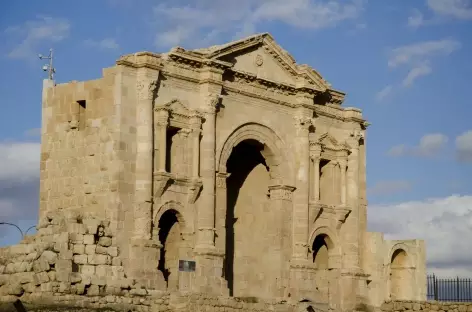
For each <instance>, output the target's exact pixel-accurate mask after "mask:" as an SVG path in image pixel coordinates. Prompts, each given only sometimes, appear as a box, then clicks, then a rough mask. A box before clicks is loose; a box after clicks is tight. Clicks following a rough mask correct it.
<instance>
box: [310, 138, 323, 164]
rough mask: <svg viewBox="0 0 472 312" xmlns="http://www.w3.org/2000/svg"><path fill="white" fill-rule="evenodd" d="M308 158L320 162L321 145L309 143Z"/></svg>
mask: <svg viewBox="0 0 472 312" xmlns="http://www.w3.org/2000/svg"><path fill="white" fill-rule="evenodd" d="M310 158H311V159H312V160H318V161H319V160H320V158H321V145H320V144H319V143H318V142H314V141H310Z"/></svg>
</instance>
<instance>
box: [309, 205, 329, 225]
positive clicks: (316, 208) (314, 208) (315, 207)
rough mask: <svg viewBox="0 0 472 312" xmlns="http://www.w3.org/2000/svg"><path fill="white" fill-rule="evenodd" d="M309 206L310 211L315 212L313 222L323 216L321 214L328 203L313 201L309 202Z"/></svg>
mask: <svg viewBox="0 0 472 312" xmlns="http://www.w3.org/2000/svg"><path fill="white" fill-rule="evenodd" d="M308 207H309V209H310V212H312V213H313V214H314V218H313V223H314V222H315V221H316V220H318V219H319V218H320V217H321V215H322V214H323V212H324V211H325V209H326V208H327V207H326V205H324V204H322V203H320V202H313V201H312V202H310V203H309V204H308Z"/></svg>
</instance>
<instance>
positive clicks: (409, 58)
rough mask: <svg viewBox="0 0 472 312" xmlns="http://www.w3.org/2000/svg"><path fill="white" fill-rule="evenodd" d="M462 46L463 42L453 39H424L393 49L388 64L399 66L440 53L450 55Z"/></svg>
mask: <svg viewBox="0 0 472 312" xmlns="http://www.w3.org/2000/svg"><path fill="white" fill-rule="evenodd" d="M460 47H461V44H460V43H459V42H458V41H456V40H453V39H443V40H436V41H423V42H418V43H414V44H411V45H406V46H403V47H398V48H395V49H393V50H392V51H391V55H390V59H389V60H388V66H390V67H397V66H399V65H402V64H411V63H417V62H418V61H421V62H423V61H425V59H428V58H431V57H433V56H438V55H449V54H451V53H452V52H454V51H456V50H457V49H459V48H460Z"/></svg>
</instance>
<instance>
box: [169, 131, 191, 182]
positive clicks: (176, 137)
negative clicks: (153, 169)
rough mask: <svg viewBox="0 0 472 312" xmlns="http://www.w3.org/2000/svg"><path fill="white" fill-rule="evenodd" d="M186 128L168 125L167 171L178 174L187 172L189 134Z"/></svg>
mask: <svg viewBox="0 0 472 312" xmlns="http://www.w3.org/2000/svg"><path fill="white" fill-rule="evenodd" d="M187 134H188V133H187V132H186V131H185V129H181V128H177V127H172V126H170V127H168V129H167V136H166V140H167V142H166V146H167V150H166V160H167V161H166V171H167V172H169V173H173V174H177V175H186V174H187V169H188V168H187V165H188V164H187V159H186V156H188V152H187V136H188V135H187Z"/></svg>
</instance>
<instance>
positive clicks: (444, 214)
mask: <svg viewBox="0 0 472 312" xmlns="http://www.w3.org/2000/svg"><path fill="white" fill-rule="evenodd" d="M368 216H369V229H370V230H374V231H379V232H384V233H385V234H386V235H385V237H386V239H415V238H417V239H424V240H425V241H426V255H427V261H428V269H429V271H431V272H434V273H436V274H439V275H446V276H455V275H460V276H465V275H466V276H471V277H472V262H471V261H470V259H472V249H471V248H470V240H469V239H467V237H471V238H472V234H471V233H472V196H458V195H453V196H449V197H446V198H434V199H427V200H423V201H411V202H404V203H399V204H390V205H373V206H370V207H369V214H368Z"/></svg>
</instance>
